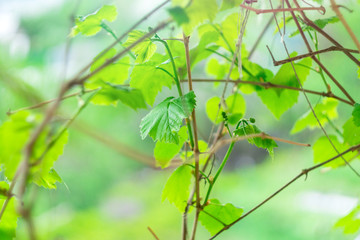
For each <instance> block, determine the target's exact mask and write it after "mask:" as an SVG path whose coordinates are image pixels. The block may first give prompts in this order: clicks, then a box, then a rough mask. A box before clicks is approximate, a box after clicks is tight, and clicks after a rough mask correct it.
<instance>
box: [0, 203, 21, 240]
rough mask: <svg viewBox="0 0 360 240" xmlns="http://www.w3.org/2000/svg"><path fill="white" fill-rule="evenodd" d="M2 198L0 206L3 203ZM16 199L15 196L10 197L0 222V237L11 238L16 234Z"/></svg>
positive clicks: (8, 239)
mask: <svg viewBox="0 0 360 240" xmlns="http://www.w3.org/2000/svg"><path fill="white" fill-rule="evenodd" d="M4 201H5V200H3V199H0V206H3V204H4ZM16 204H17V201H16V199H15V198H11V200H10V202H9V203H8V206H7V208H6V211H5V212H4V215H3V216H2V218H1V222H0V239H3V240H12V239H14V238H15V236H16V228H17V220H18V217H19V214H18V213H17V212H16Z"/></svg>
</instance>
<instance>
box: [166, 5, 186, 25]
mask: <svg viewBox="0 0 360 240" xmlns="http://www.w3.org/2000/svg"><path fill="white" fill-rule="evenodd" d="M168 12H169V14H170V16H171V17H172V18H173V19H174V21H175V22H176V23H177V24H178V25H179V26H180V25H182V24H184V23H188V22H189V17H188V16H187V14H186V12H185V10H184V8H182V7H179V6H175V7H172V8H169V9H168Z"/></svg>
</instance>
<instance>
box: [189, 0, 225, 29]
mask: <svg viewBox="0 0 360 240" xmlns="http://www.w3.org/2000/svg"><path fill="white" fill-rule="evenodd" d="M217 12H218V5H217V3H216V0H196V1H192V3H191V5H190V6H189V7H188V8H186V14H187V16H188V17H189V22H188V23H186V24H183V30H184V32H185V34H186V35H190V34H191V33H192V32H193V30H194V28H195V27H196V26H197V25H198V24H200V23H202V22H204V21H205V20H210V21H211V20H213V19H214V18H215V16H216V13H217Z"/></svg>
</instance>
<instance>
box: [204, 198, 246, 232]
mask: <svg viewBox="0 0 360 240" xmlns="http://www.w3.org/2000/svg"><path fill="white" fill-rule="evenodd" d="M243 212H244V210H243V209H242V208H237V207H235V206H234V205H232V204H231V203H227V204H225V205H222V204H221V203H220V201H219V200H217V199H211V200H209V202H208V204H207V205H206V206H205V207H204V209H203V210H202V211H201V212H200V215H199V221H200V223H201V224H202V225H203V226H204V227H205V228H206V229H207V230H208V231H209V232H210V234H211V235H215V234H216V233H218V232H219V231H220V230H221V229H222V228H224V227H225V226H226V225H229V224H230V223H232V222H233V221H235V220H236V219H238V218H239V217H241V215H242V214H243Z"/></svg>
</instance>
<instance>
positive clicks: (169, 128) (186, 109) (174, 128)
mask: <svg viewBox="0 0 360 240" xmlns="http://www.w3.org/2000/svg"><path fill="white" fill-rule="evenodd" d="M195 105H196V101H195V94H194V92H193V91H191V92H189V93H187V94H185V95H184V96H182V97H179V98H174V97H169V98H167V99H165V100H164V101H163V102H161V103H160V104H159V105H157V106H156V107H155V108H153V110H151V112H150V113H149V114H147V115H146V116H145V117H144V118H143V119H142V120H141V124H140V132H141V137H142V139H144V138H145V137H146V136H147V135H148V134H149V136H150V137H152V138H153V139H154V141H157V140H160V141H162V142H167V143H176V144H178V143H179V136H178V132H179V130H180V127H181V125H182V122H183V119H185V118H187V117H189V116H190V114H191V113H192V111H193V109H194V108H195Z"/></svg>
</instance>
